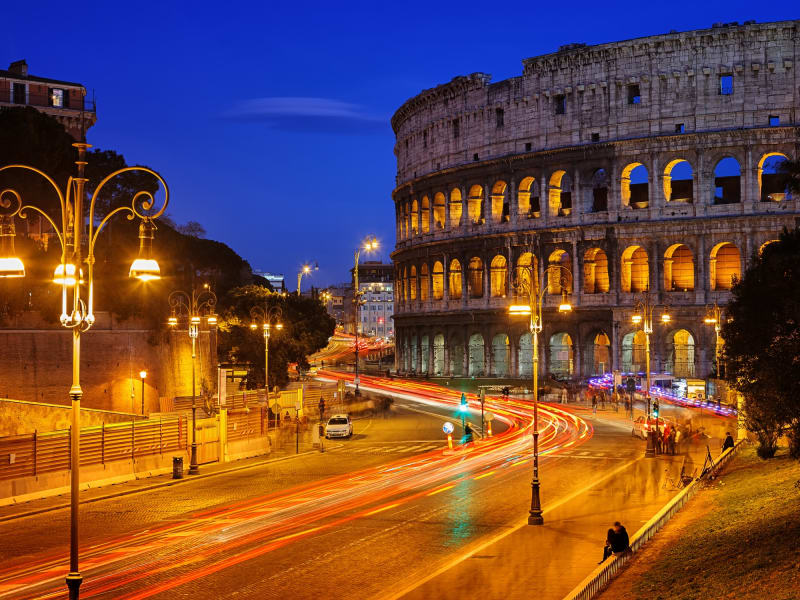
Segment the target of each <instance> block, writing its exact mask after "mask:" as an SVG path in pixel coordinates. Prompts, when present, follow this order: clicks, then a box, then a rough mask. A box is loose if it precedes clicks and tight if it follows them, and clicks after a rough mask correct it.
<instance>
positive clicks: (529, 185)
mask: <svg viewBox="0 0 800 600" xmlns="http://www.w3.org/2000/svg"><path fill="white" fill-rule="evenodd" d="M517 206H518V209H519V216H521V217H527V218H529V219H538V218H539V217H540V216H542V213H541V210H542V209H541V205H540V203H539V194H538V193H537V186H536V178H535V177H524V178H523V179H522V181H520V182H519V188H518V189H517Z"/></svg>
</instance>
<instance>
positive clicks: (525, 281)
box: [516, 252, 539, 296]
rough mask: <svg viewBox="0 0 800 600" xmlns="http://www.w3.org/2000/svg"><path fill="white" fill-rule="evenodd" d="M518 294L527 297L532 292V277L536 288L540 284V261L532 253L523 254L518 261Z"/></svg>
mask: <svg viewBox="0 0 800 600" xmlns="http://www.w3.org/2000/svg"><path fill="white" fill-rule="evenodd" d="M516 275H517V280H516V293H517V295H519V296H525V295H527V294H529V293H530V292H531V287H530V285H531V275H533V284H534V286H536V285H538V283H539V261H538V259H537V258H536V257H535V256H534V255H533V253H532V252H523V253H522V254H520V256H519V258H518V259H517V273H516Z"/></svg>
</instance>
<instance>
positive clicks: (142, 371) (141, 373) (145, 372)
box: [139, 369, 147, 416]
mask: <svg viewBox="0 0 800 600" xmlns="http://www.w3.org/2000/svg"><path fill="white" fill-rule="evenodd" d="M145 378H147V371H145V370H144V369H142V370H141V371H139V379H141V380H142V416H144V380H145Z"/></svg>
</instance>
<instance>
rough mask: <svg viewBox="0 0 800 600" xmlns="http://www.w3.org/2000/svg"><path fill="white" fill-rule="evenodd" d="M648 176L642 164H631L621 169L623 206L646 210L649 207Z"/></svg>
mask: <svg viewBox="0 0 800 600" xmlns="http://www.w3.org/2000/svg"><path fill="white" fill-rule="evenodd" d="M648 181H649V174H648V172H647V167H645V166H644V165H643V164H642V163H639V162H633V163H630V164H628V165H627V166H626V167H625V168H624V169H622V175H621V176H620V190H621V195H622V197H621V200H622V205H623V206H630V207H631V208H647V207H648V206H649V205H650V187H649V183H648Z"/></svg>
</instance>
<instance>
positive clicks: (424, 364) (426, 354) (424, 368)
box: [419, 333, 431, 373]
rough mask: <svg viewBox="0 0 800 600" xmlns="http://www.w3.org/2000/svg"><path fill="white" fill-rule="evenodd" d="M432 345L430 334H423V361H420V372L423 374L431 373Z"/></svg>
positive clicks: (421, 343) (421, 340)
mask: <svg viewBox="0 0 800 600" xmlns="http://www.w3.org/2000/svg"><path fill="white" fill-rule="evenodd" d="M430 343H431V339H430V337H429V336H428V334H427V333H426V334H423V335H422V337H421V338H420V343H419V346H420V348H419V349H420V352H421V360H420V363H421V364H420V372H421V373H428V372H429V371H430V365H429V364H428V361H429V360H430Z"/></svg>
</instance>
